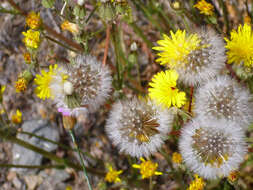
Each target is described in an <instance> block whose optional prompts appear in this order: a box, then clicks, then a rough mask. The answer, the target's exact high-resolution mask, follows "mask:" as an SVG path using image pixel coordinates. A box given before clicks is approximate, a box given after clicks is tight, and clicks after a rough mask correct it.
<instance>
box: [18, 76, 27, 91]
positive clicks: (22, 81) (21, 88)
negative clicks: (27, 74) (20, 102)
mask: <svg viewBox="0 0 253 190" xmlns="http://www.w3.org/2000/svg"><path fill="white" fill-rule="evenodd" d="M15 88H16V92H23V91H25V90H26V88H27V81H26V80H25V79H24V78H19V79H18V81H16V83H15Z"/></svg>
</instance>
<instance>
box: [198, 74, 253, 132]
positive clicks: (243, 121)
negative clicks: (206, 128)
mask: <svg viewBox="0 0 253 190" xmlns="http://www.w3.org/2000/svg"><path fill="white" fill-rule="evenodd" d="M251 98H252V97H251V95H250V93H249V91H248V90H247V89H245V88H243V87H241V86H239V84H237V83H236V81H233V80H232V79H230V78H228V77H225V76H220V77H218V78H217V79H214V80H210V81H208V82H207V83H206V84H205V85H204V86H202V87H201V88H199V89H198V91H197V93H196V94H195V99H196V104H195V111H194V112H195V113H196V114H197V115H199V116H200V117H205V116H208V117H210V118H212V119H213V120H216V119H226V120H231V121H234V122H237V123H238V125H240V126H241V127H243V128H244V129H247V127H248V126H249V124H250V123H251V122H252V121H253V103H252V102H251V100H250V99H251Z"/></svg>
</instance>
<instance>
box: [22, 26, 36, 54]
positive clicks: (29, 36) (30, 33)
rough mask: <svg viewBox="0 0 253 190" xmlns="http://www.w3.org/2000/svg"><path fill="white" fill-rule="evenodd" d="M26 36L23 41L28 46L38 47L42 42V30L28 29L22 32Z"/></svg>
mask: <svg viewBox="0 0 253 190" xmlns="http://www.w3.org/2000/svg"><path fill="white" fill-rule="evenodd" d="M22 34H23V35H24V36H25V37H24V39H23V42H24V43H25V45H26V47H28V48H32V49H37V48H38V47H39V44H40V32H39V31H34V30H32V29H29V30H27V31H26V32H22Z"/></svg>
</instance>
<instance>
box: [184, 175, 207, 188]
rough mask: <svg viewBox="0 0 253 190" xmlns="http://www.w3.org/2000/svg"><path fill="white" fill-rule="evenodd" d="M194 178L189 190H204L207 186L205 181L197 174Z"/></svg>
mask: <svg viewBox="0 0 253 190" xmlns="http://www.w3.org/2000/svg"><path fill="white" fill-rule="evenodd" d="M194 178H195V179H194V180H193V181H192V182H191V184H190V186H189V187H188V188H187V190H203V189H204V186H205V182H204V180H203V179H202V178H201V177H199V176H198V175H197V174H195V175H194Z"/></svg>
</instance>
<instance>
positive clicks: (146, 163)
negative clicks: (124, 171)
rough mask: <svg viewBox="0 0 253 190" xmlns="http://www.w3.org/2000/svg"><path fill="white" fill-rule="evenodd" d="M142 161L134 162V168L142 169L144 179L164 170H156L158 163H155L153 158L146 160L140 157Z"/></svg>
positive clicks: (160, 173)
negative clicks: (139, 162)
mask: <svg viewBox="0 0 253 190" xmlns="http://www.w3.org/2000/svg"><path fill="white" fill-rule="evenodd" d="M140 160H141V161H142V163H141V164H140V165H138V164H133V165H132V167H133V168H137V169H140V173H141V175H142V179H145V178H150V177H151V176H153V175H162V174H163V173H162V172H158V171H156V169H157V167H158V164H157V163H153V162H152V161H151V160H144V158H142V157H141V158H140Z"/></svg>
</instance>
